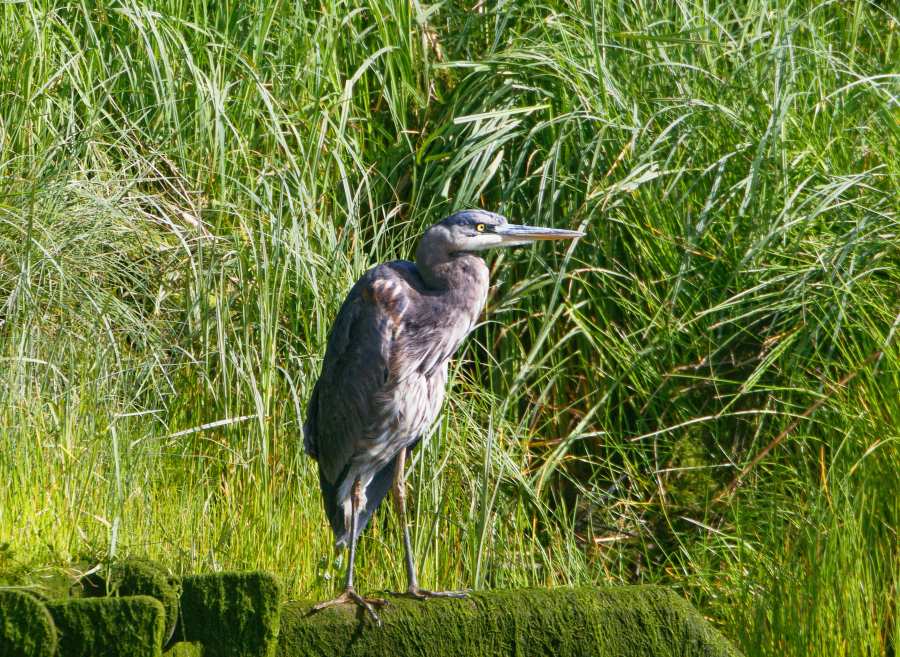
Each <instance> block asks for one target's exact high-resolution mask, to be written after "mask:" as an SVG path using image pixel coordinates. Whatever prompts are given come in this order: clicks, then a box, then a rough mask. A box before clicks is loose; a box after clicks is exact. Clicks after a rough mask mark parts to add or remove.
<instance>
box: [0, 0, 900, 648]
mask: <svg viewBox="0 0 900 657" xmlns="http://www.w3.org/2000/svg"><path fill="white" fill-rule="evenodd" d="M898 35H900V28H898V12H897V11H896V8H892V7H891V3H884V2H875V1H873V2H805V1H794V2H760V1H757V0H742V1H741V2H737V3H707V2H692V3H686V2H673V3H661V2H660V3H654V2H643V1H640V0H635V1H633V2H611V1H606V2H603V1H600V0H597V1H591V0H585V1H584V2H580V1H579V2H575V1H571V2H565V1H563V0H517V1H514V2H505V3H487V2H485V3H474V2H472V3H454V2H442V3H434V4H430V5H425V4H422V3H419V2H416V1H415V0H367V1H360V2H339V1H337V0H324V1H323V2H321V3H315V4H313V3H303V2H297V3H288V2H283V1H274V2H258V1H252V0H251V1H248V2H243V3H235V2H222V3H196V2H185V1H183V0H168V1H163V0H154V1H152V2H145V3H139V2H135V1H130V0H129V1H117V2H113V3H96V2H93V1H91V0H80V1H78V2H62V1H50V0H45V1H44V2H37V1H26V2H15V3H5V4H2V5H0V44H2V45H0V440H2V443H0V472H2V473H3V475H4V477H3V479H4V482H3V486H2V487H0V543H4V544H5V547H4V548H3V549H2V550H0V568H2V569H3V570H4V571H6V572H7V573H8V575H7V579H10V580H13V579H16V578H17V577H18V579H19V580H28V581H32V582H38V583H41V582H44V581H45V580H46V579H47V578H49V577H50V576H51V575H52V574H54V573H58V572H59V571H60V569H62V570H64V571H65V572H68V573H70V574H72V575H73V576H77V573H78V570H79V569H80V568H83V567H85V565H86V564H87V565H90V563H91V562H90V561H89V562H84V561H82V559H83V558H84V557H85V556H87V557H88V558H89V559H91V560H97V559H103V558H109V557H115V556H119V555H125V554H131V553H137V554H142V555H147V556H150V557H151V558H155V559H159V560H160V561H162V562H164V563H166V564H168V565H169V566H170V567H172V568H173V569H174V570H176V571H203V570H215V569H220V568H257V567H259V568H265V569H269V570H272V571H274V572H276V573H278V574H279V575H280V576H282V577H283V578H284V580H285V582H286V584H287V588H288V591H289V593H290V594H291V595H292V596H313V597H316V596H325V595H327V594H328V593H330V592H332V591H333V590H334V589H335V587H336V585H337V581H338V580H339V579H340V572H341V564H340V563H338V562H336V561H335V559H334V554H333V552H332V548H331V542H332V539H331V536H330V533H329V531H328V528H327V523H326V522H325V520H324V517H323V514H322V512H321V510H320V503H319V499H318V490H317V484H316V474H315V467H314V465H315V464H314V463H313V462H312V461H311V460H310V459H308V458H306V457H305V456H304V455H303V454H302V446H301V445H302V443H301V439H300V425H301V423H302V417H303V409H304V407H305V403H306V399H307V397H308V394H309V392H310V390H311V386H312V384H313V382H314V380H315V376H316V374H317V373H318V367H319V362H320V358H321V356H322V354H323V351H324V345H325V341H326V338H327V331H328V327H329V326H330V322H331V321H332V319H333V317H334V315H335V313H336V310H337V308H338V306H339V304H340V302H341V300H342V298H343V295H344V294H345V293H346V290H347V289H348V288H349V286H350V285H351V284H352V282H353V281H354V280H355V279H356V278H357V277H358V276H359V275H360V274H361V273H362V272H363V271H365V269H366V268H367V267H369V266H370V265H371V264H372V263H374V262H376V261H380V260H385V259H391V258H398V257H409V256H410V255H411V254H412V252H413V249H414V244H415V240H416V238H417V235H418V234H419V233H420V232H421V230H422V229H423V228H424V227H425V226H427V225H429V224H430V223H431V222H433V221H436V220H437V219H439V218H441V217H442V216H444V215H446V214H448V213H449V212H451V211H452V210H454V209H458V208H462V207H469V206H483V207H486V208H489V209H492V210H498V211H501V212H503V213H504V214H506V215H507V216H509V217H510V218H512V219H513V220H520V221H527V222H531V223H536V224H547V225H554V226H559V227H581V228H583V229H584V230H586V231H587V232H588V237H587V238H585V239H583V240H582V241H580V243H579V244H577V245H576V246H574V247H573V248H572V249H569V250H568V251H563V250H560V249H554V248H552V247H541V248H536V249H533V250H525V251H520V252H513V253H505V254H501V255H499V256H495V257H494V258H493V261H492V263H491V264H492V269H493V272H494V281H495V283H496V284H495V287H494V289H493V290H492V293H491V296H490V299H489V303H488V308H487V312H486V314H485V317H484V322H483V324H482V326H481V327H480V328H479V329H478V330H477V331H476V332H475V334H474V335H473V336H472V338H471V339H470V340H469V342H468V343H467V346H466V347H465V348H464V350H463V351H462V353H461V354H460V355H459V358H458V359H457V360H456V361H455V364H454V368H453V383H452V388H451V393H450V396H449V400H448V402H447V404H446V407H445V412H444V414H443V416H442V419H441V421H440V423H439V425H438V426H437V427H436V428H435V431H434V433H433V435H432V436H431V438H430V440H429V441H428V442H427V443H426V444H425V445H424V446H423V447H422V448H421V449H420V450H419V451H418V453H417V456H416V458H415V460H414V461H413V464H412V469H413V476H412V484H413V502H414V525H415V526H414V542H415V549H416V552H417V555H418V559H419V561H420V562H421V570H422V574H421V580H422V582H423V585H425V586H435V585H440V586H446V587H461V586H468V587H498V586H521V585H539V586H547V585H566V584H575V583H589V582H590V583H597V584H620V583H632V582H656V583H663V584H666V585H669V586H673V587H676V588H677V589H679V590H680V591H682V592H683V593H684V595H686V596H687V597H688V598H689V599H691V600H692V601H693V602H694V603H695V604H697V605H698V606H699V607H700V608H701V609H702V610H703V611H704V613H705V614H706V615H707V616H708V617H709V618H710V620H712V621H713V622H714V623H716V624H717V625H718V626H719V627H721V628H722V630H723V631H724V632H725V633H726V634H727V635H728V636H730V637H732V638H733V639H734V640H735V641H736V642H737V643H738V645H740V647H741V648H742V649H743V650H744V651H745V652H746V654H748V655H809V654H829V655H831V654H841V655H893V654H895V652H896V645H897V642H898V636H900V634H898V612H897V608H898V600H900V593H898V584H900V580H898V573H900V547H898V545H900V540H898V527H900V495H898V491H900V429H898V427H900V394H898V391H900V386H898V383H900V381H898V379H900V369H898V363H900V349H898V346H897V337H896V334H897V330H898V326H900V294H898V289H900V269H898V265H900V257H898V244H900V238H898V228H900V225H898V224H900V222H898V209H900V202H898V199H900V194H898V188H900V186H898V182H900V44H898ZM767 448H770V451H768V452H765V453H764V455H763V457H762V458H761V459H759V460H758V461H756V460H755V458H754V457H756V456H757V455H760V454H763V452H764V450H766V449H767ZM749 466H752V467H749ZM745 470H746V472H745V474H744V475H743V476H741V477H739V475H740V474H741V473H742V472H743V471H745ZM738 479H739V480H738ZM732 484H739V485H737V486H736V487H734V486H732ZM401 545H402V543H401V542H400V541H399V536H398V527H397V524H396V522H395V519H394V517H393V515H392V512H391V511H390V510H389V509H385V511H384V512H383V513H381V514H380V516H379V518H378V519H377V521H376V522H375V523H374V525H373V526H372V527H371V529H370V531H369V532H367V534H366V538H365V539H364V540H363V541H362V546H361V556H360V566H359V581H360V582H361V584H362V586H363V587H365V588H368V589H373V590H374V589H378V588H398V587H400V586H402V584H403V582H402V577H403V575H402V573H403V568H402V564H401V559H402V549H401Z"/></svg>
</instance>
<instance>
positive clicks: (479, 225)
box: [475, 224, 484, 233]
mask: <svg viewBox="0 0 900 657" xmlns="http://www.w3.org/2000/svg"><path fill="white" fill-rule="evenodd" d="M475 230H477V231H478V232H479V233H483V232H484V224H478V225H476V226H475Z"/></svg>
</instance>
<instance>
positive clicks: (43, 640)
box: [0, 591, 56, 657]
mask: <svg viewBox="0 0 900 657" xmlns="http://www.w3.org/2000/svg"><path fill="white" fill-rule="evenodd" d="M55 653H56V628H55V627H54V625H53V619H52V618H51V616H50V612H48V611H47V608H46V607H45V606H44V605H43V603H42V602H41V601H40V600H39V599H38V598H36V597H34V596H32V595H29V594H28V593H23V592H21V591H0V657H53V655H54V654H55Z"/></svg>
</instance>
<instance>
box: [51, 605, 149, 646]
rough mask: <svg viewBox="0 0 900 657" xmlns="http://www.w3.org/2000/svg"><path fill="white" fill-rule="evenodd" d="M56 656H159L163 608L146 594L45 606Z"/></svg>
mask: <svg viewBox="0 0 900 657" xmlns="http://www.w3.org/2000/svg"><path fill="white" fill-rule="evenodd" d="M47 609H48V610H49V611H50V615H51V616H52V617H53V623H54V624H55V625H56V629H57V632H58V634H59V651H58V653H57V654H58V655H59V657H159V655H161V654H162V641H163V631H164V628H165V610H164V609H163V606H162V604H161V603H160V602H159V600H157V599H155V598H151V597H149V596H143V595H141V596H134V597H128V598H76V599H73V600H68V601H66V602H52V603H49V604H48V605H47Z"/></svg>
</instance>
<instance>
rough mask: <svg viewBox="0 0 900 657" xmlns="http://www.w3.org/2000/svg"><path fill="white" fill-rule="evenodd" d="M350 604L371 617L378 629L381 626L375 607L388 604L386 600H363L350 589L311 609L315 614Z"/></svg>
mask: <svg viewBox="0 0 900 657" xmlns="http://www.w3.org/2000/svg"><path fill="white" fill-rule="evenodd" d="M351 602H352V603H353V604H355V605H358V606H360V607H362V608H363V609H365V610H366V613H368V614H369V616H371V617H372V620H373V621H375V624H376V625H378V626H379V627H380V626H381V618H380V617H379V616H378V614H377V613H376V611H375V607H383V606H384V605H386V604H387V603H388V602H387V600H385V599H384V598H364V597H363V596H361V595H360V594H359V593H357V592H356V591H355V590H354V589H353V588H352V587H351V588H346V589H344V592H343V593H341V594H340V595H339V596H338V597H336V598H333V599H331V600H326V601H325V602H320V603H319V604H317V605H315V606H314V607H313V608H312V612H313V613H315V612H317V611H322V610H323V609H328V607H334V606H335V605H343V604H347V603H351Z"/></svg>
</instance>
